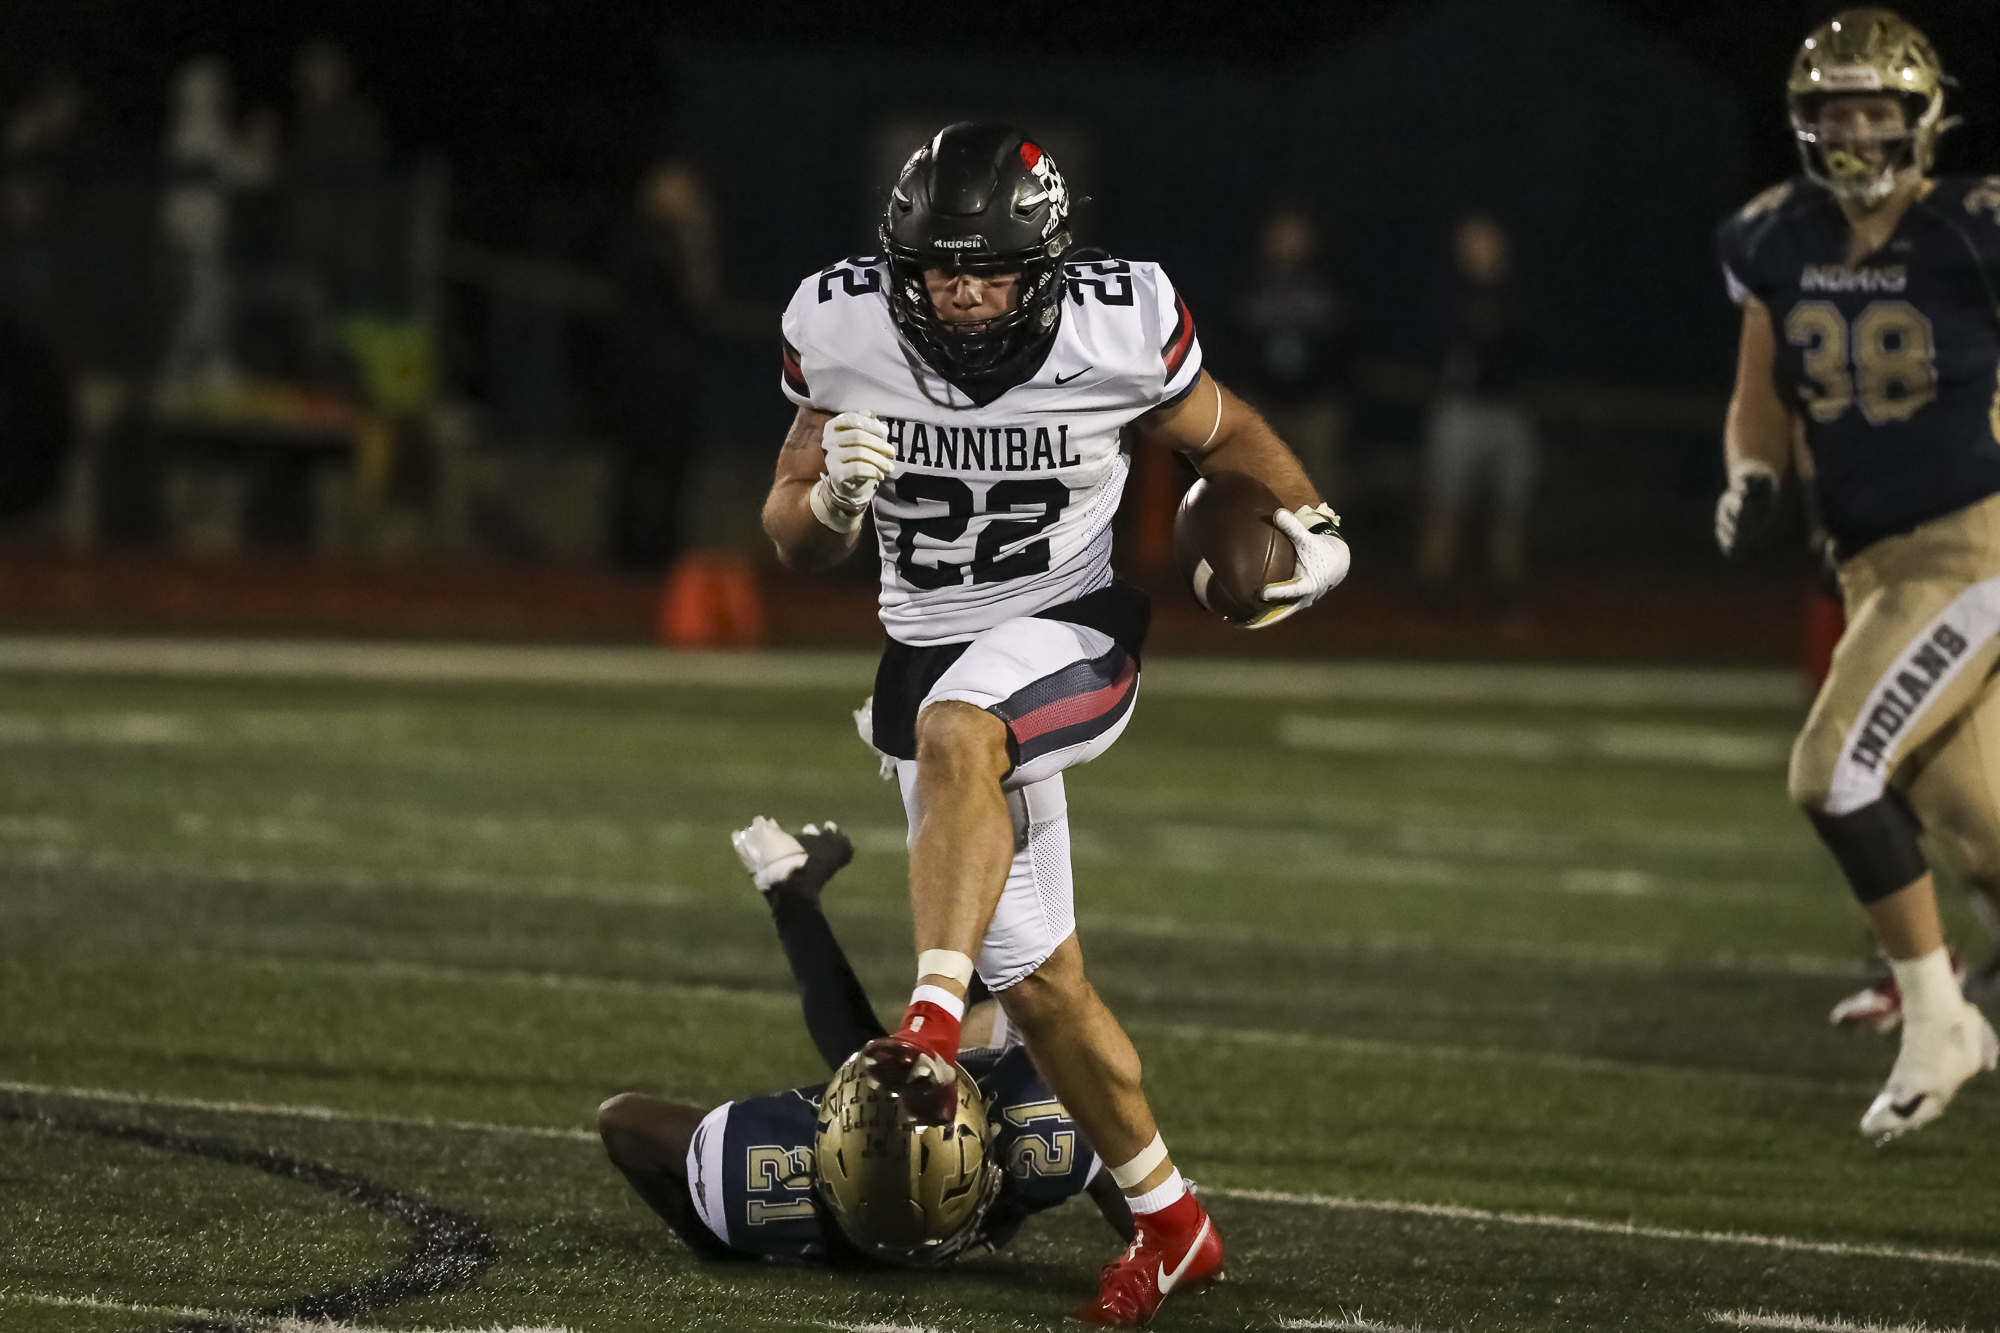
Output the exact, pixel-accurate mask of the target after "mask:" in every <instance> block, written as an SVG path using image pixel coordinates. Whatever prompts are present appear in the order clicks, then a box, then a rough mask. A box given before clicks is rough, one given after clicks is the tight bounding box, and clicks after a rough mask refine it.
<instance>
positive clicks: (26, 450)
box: [0, 317, 70, 523]
mask: <svg viewBox="0 0 2000 1333" xmlns="http://www.w3.org/2000/svg"><path fill="white" fill-rule="evenodd" d="M69 440H70V391H69V381H68V379H67V377H66V376H65V375H64V374H63V370H62V367H61V366H60V365H59V364H58V363H57V361H56V358H55V356H54V354H53V353H51V352H50V350H49V349H48V347H47V346H46V345H45V344H43V343H41V342H40V341H38V340H34V339H30V338H26V337H23V336H21V335H20V334H19V333H18V332H17V331H16V330H15V329H14V328H13V327H11V326H10V325H9V323H8V322H7V321H6V320H5V318H4V317H0V523H4V522H5V521H6V520H7V519H10V518H14V517H16V516H18V515H21V514H25V513H30V512H32V511H34V510H35V509H37V508H39V507H40V506H41V505H43V504H45V503H46V502H47V501H48V499H49V497H50V496H52V495H54V494H55V491H56V488H57V486H58V484H59V483H60V481H61V478H62V460H63V454H64V452H65V450H66V449H67V448H68V446H69Z"/></svg>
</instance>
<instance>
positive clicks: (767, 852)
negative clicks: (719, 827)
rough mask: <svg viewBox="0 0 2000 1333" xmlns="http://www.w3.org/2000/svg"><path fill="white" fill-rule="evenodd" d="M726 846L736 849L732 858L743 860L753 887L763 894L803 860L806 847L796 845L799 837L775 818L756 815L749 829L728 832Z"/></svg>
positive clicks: (795, 868) (803, 861)
mask: <svg viewBox="0 0 2000 1333" xmlns="http://www.w3.org/2000/svg"><path fill="white" fill-rule="evenodd" d="M729 844H730V846H732V847H734V848H735V849H736V858H737V859H738V860H739V861H741V862H743V868H744V869H745V870H747V871H749V872H750V877H751V878H752V879H754V880H756V881H757V887H758V888H759V889H761V890H763V891H764V892H765V893H769V892H770V891H771V886H772V885H773V884H776V883H777V882H778V881H779V880H781V879H785V878H786V877H788V876H789V875H790V874H791V873H792V872H793V871H794V870H797V869H798V868H799V867H800V866H802V865H804V864H805V863H806V849H805V848H803V847H801V846H799V840H798V839H797V838H794V837H793V836H792V835H791V834H789V833H787V832H785V830H784V829H783V828H782V827H780V826H779V824H778V821H777V820H775V819H766V818H765V817H764V816H762V815H758V816H757V817H756V818H755V819H753V820H751V821H750V827H749V828H741V829H737V830H736V831H735V832H734V833H732V834H730V835H729Z"/></svg>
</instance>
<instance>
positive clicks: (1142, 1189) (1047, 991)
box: [979, 773, 1223, 1324]
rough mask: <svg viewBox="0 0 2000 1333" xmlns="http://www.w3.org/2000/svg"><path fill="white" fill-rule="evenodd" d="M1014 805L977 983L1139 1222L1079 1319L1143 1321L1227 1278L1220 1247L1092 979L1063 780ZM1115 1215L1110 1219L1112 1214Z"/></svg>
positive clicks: (1019, 797) (1042, 784)
mask: <svg viewBox="0 0 2000 1333" xmlns="http://www.w3.org/2000/svg"><path fill="white" fill-rule="evenodd" d="M1009 798H1010V800H1009V805H1010V810H1011V811H1012V813H1013V815H1014V825H1015V828H1016V830H1017V834H1016V838H1015V846H1016V849H1017V850H1016V852H1015V856H1014V863H1013V866H1012V868H1011V869H1010V871H1009V874H1008V877H1007V885H1006V888H1005V890H1004V891H1003V892H1002V894H1001V897H1000V902H999V904H998V906H997V907H996V909H995V910H994V913H993V919H992V921H991V923H990V924H989V925H988V928H987V933H986V940H985V944H984V947H983V948H982V950H981V952H980V955H979V975H980V976H981V977H983V978H984V979H986V981H987V982H988V983H989V984H990V985H991V986H992V987H993V990H994V993H995V994H996V995H997V996H998V997H999V1000H1000V1003H1001V1006H1002V1007H1003V1008H1004V1009H1005V1011H1006V1013H1007V1017H1008V1020H1009V1022H1010V1023H1011V1024H1012V1025H1013V1026H1015V1027H1016V1028H1018V1029H1019V1030H1020V1032H1021V1035H1022V1037H1023V1039H1024V1040H1025V1042H1026V1043H1027V1046H1028V1050H1029V1053H1030V1054H1031V1055H1032V1056H1033V1057H1034V1060H1035V1067H1036V1068H1037V1069H1038V1070H1040V1071H1041V1073H1042V1076H1043V1078H1045V1079H1046V1080H1047V1081H1048V1083H1049V1086H1050V1088H1051V1089H1052V1090H1053V1091H1054V1092H1055V1094H1056V1096H1057V1097H1058V1098H1060V1099H1061V1101H1062V1103H1063V1105H1064V1107H1066V1108H1068V1110H1069V1112H1070V1115H1071V1117H1072V1118H1073V1119H1074V1120H1075V1121H1076V1123H1077V1127H1078V1128H1079V1129H1081V1130H1082V1131H1083V1135H1084V1138H1085V1139H1086V1140H1087V1141H1089V1143H1090V1144H1091V1146H1092V1147H1093V1148H1094V1149H1095V1150H1096V1151H1097V1155H1098V1156H1099V1157H1100V1158H1101V1159H1102V1160H1103V1161H1104V1162H1105V1163H1106V1165H1107V1168H1108V1169H1107V1170H1106V1171H1105V1172H1104V1173H1103V1174H1104V1176H1105V1177H1107V1178H1108V1179H1109V1181H1110V1182H1111V1188H1113V1189H1115V1190H1116V1191H1117V1193H1118V1196H1119V1198H1120V1199H1122V1200H1123V1201H1124V1202H1123V1203H1122V1204H1120V1205H1119V1212H1118V1216H1119V1217H1127V1216H1129V1218H1130V1220H1131V1222H1132V1223H1134V1224H1135V1230H1133V1231H1128V1232H1127V1239H1128V1240H1132V1241H1134V1244H1133V1245H1132V1246H1131V1247H1130V1248H1129V1249H1128V1250H1127V1252H1126V1254H1125V1256H1124V1257H1123V1258H1121V1259H1120V1260H1119V1261H1118V1262H1117V1263H1115V1264H1113V1265H1112V1266H1111V1267H1109V1268H1107V1269H1106V1270H1105V1273H1104V1275H1103V1277H1102V1279H1101V1289H1100V1291H1099V1293H1098V1296H1097V1298H1096V1299H1095V1300H1094V1301H1093V1302H1092V1303H1091V1304H1090V1305H1089V1306H1087V1307H1085V1309H1084V1310H1082V1311H1080V1312H1079V1314H1080V1317H1082V1318H1084V1319H1086V1320H1087V1321H1090V1322H1096V1323H1111V1324H1129V1323H1134V1322H1143V1320H1144V1319H1145V1318H1147V1317H1150V1315H1151V1313H1152V1311H1154V1310H1155V1309H1157V1308H1158V1306H1159V1303H1160V1302H1161V1301H1162V1300H1164V1299H1165V1297H1166V1295H1167V1292H1168V1291H1169V1290H1172V1289H1173V1287H1174V1286H1176V1285H1181V1286H1186V1287H1198V1286H1201V1285H1203V1284H1204V1283H1206V1282H1209V1281H1212V1280H1213V1279H1214V1278H1215V1277H1216V1276H1218V1275H1219V1274H1220V1272H1221V1269H1222V1262H1223V1254H1222V1242H1221V1239H1220V1237H1219V1236H1217V1234H1216V1232H1215V1228H1214V1226H1213V1224H1212V1223H1210V1221H1209V1219H1208V1215H1207V1213H1206V1212H1205V1211H1204V1210H1203V1209H1202V1207H1201V1205H1200V1204H1199V1203H1198V1202H1197V1201H1196V1199H1195V1198H1194V1196H1193V1194H1192V1193H1191V1192H1190V1190H1189V1187H1188V1186H1187V1184H1186V1182H1185V1181H1183V1180H1182V1179H1181V1177H1180V1173H1179V1172H1178V1171H1177V1170H1176V1169H1175V1167H1174V1163H1173V1160H1172V1158H1171V1157H1170V1156H1169V1155H1168V1152H1167V1147H1166V1143H1165V1141H1164V1140H1163V1139H1162V1138H1161V1136H1160V1133H1159V1130H1158V1128H1157V1127H1156V1125H1155V1123H1154V1120H1153V1113H1152V1109H1151V1107H1150V1106H1149V1105H1148V1104H1147V1100H1146V1094H1145V1090H1144V1087H1143V1085H1142V1083H1141V1070H1140V1064H1139V1055H1138V1052H1137V1051H1136V1050H1135V1049H1134V1048H1133V1046H1132V1042H1131V1039H1130V1038H1129V1037H1127V1036H1126V1034H1125V1031H1124V1029H1123V1028H1121V1027H1120V1026H1119V1024H1118V1020H1117V1019H1116V1018H1115V1017H1113V1016H1112V1013H1111V1011H1110V1009H1109V1008H1108V1007H1106V1005H1105V1003H1104V1001H1103V1000H1102V999H1101V998H1100V997H1099V996H1098V994H1097V992H1096V990H1095V989H1094V988H1093V987H1092V986H1091V984H1090V981H1089V978H1088V977H1087V976H1086V975H1085V972H1084V966H1083V951H1082V949H1081V948H1080V947H1079V945H1078V942H1077V938H1076V910H1075V892H1074V888H1073V881H1072V876H1071V872H1070V862H1069V817H1068V803H1067V799H1066V796H1065V793H1064V789H1063V779H1062V776H1061V774H1059V773H1058V774H1056V775H1053V776H1051V777H1048V778H1045V779H1043V780H1042V781H1039V782H1036V783H1034V784H1032V785H1030V786H1028V787H1025V788H1021V789H1019V790H1018V791H1016V792H1010V793H1009ZM1102 1203H1103V1201H1102V1200H1100V1204H1102ZM1106 1216H1107V1217H1111V1216H1113V1213H1112V1210H1111V1209H1110V1208H1108V1207H1107V1208H1106ZM1114 1225H1116V1221H1115V1220H1114ZM1162 1272H1164V1273H1166V1274H1168V1275H1169V1278H1170V1279H1171V1280H1170V1282H1169V1284H1168V1287H1167V1288H1166V1289H1162V1288H1161V1286H1160V1285H1159V1281H1158V1275H1159V1273H1162Z"/></svg>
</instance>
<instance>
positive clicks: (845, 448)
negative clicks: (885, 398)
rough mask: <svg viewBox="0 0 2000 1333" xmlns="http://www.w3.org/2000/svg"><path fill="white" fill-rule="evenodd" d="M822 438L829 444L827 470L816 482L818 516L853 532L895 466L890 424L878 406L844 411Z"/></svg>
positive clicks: (814, 497) (839, 529)
mask: <svg viewBox="0 0 2000 1333" xmlns="http://www.w3.org/2000/svg"><path fill="white" fill-rule="evenodd" d="M819 443H820V448H822V449H824V450H826V475H825V476H823V477H821V478H820V479H819V480H818V481H817V482H815V483H813V488H812V494H811V496H810V497H809V502H810V503H811V505H812V511H813V517H814V518H817V519H818V520H819V521H820V522H822V523H824V524H825V525H826V526H827V527H829V528H832V529H833V530H834V531H835V532H852V531H854V530H855V529H856V528H858V527H860V526H861V516H862V515H863V514H865V513H867V512H868V503H869V501H871V500H873V499H874V498H875V488H876V487H877V486H880V485H881V484H882V483H883V482H885V481H887V480H888V479H889V474H890V473H891V472H893V471H894V470H895V467H896V451H895V449H893V448H891V447H890V444H889V428H888V427H887V426H885V425H883V424H882V423H881V422H880V421H878V420H877V419H876V417H875V414H874V413H873V412H842V413H841V414H840V415H839V416H837V417H835V418H833V419H832V420H831V421H829V422H827V423H826V425H825V427H824V428H823V429H821V431H820V435H819Z"/></svg>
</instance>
